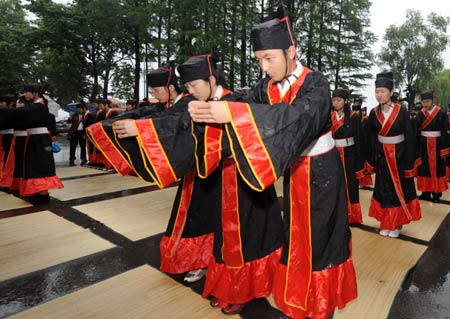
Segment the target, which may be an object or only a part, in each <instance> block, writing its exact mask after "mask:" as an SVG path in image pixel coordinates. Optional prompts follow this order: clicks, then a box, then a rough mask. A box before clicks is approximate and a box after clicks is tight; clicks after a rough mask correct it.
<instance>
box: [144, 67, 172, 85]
mask: <svg viewBox="0 0 450 319" xmlns="http://www.w3.org/2000/svg"><path fill="white" fill-rule="evenodd" d="M170 84H174V85H175V84H177V76H176V74H175V65H174V64H173V63H169V64H168V65H163V66H161V67H159V68H158V69H155V70H151V71H150V72H148V74H147V85H148V86H150V87H160V86H169V85H170Z"/></svg>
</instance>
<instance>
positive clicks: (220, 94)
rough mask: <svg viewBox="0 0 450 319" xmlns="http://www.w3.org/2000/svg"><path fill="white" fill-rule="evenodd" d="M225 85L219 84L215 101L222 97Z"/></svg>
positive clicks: (214, 97)
mask: <svg viewBox="0 0 450 319" xmlns="http://www.w3.org/2000/svg"><path fill="white" fill-rule="evenodd" d="M222 94H223V87H222V85H219V86H217V89H216V93H215V94H214V96H213V98H212V99H213V101H219V100H220V99H221V98H222Z"/></svg>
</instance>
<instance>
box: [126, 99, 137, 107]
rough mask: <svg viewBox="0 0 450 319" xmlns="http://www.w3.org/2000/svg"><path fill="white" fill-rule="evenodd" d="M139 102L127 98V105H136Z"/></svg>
mask: <svg viewBox="0 0 450 319" xmlns="http://www.w3.org/2000/svg"><path fill="white" fill-rule="evenodd" d="M138 104H139V101H138V100H127V105H134V106H137V105H138Z"/></svg>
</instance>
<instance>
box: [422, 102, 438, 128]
mask: <svg viewBox="0 0 450 319" xmlns="http://www.w3.org/2000/svg"><path fill="white" fill-rule="evenodd" d="M440 110H441V108H440V107H439V106H436V107H435V108H434V110H433V111H432V112H431V114H430V113H428V111H427V109H426V108H422V114H423V115H424V116H425V121H423V123H422V124H421V125H420V129H421V130H424V129H425V128H427V126H428V125H430V124H431V122H433V120H434V118H435V117H436V115H438V113H439V111H440Z"/></svg>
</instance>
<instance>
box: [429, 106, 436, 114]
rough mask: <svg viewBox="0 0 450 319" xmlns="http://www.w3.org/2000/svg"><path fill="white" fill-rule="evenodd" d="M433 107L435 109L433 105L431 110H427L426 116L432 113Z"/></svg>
mask: <svg viewBox="0 0 450 319" xmlns="http://www.w3.org/2000/svg"><path fill="white" fill-rule="evenodd" d="M435 107H436V105H433V107H432V108H431V110H427V112H428V114H431V113H433V111H434V108H435Z"/></svg>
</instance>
